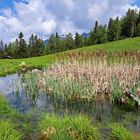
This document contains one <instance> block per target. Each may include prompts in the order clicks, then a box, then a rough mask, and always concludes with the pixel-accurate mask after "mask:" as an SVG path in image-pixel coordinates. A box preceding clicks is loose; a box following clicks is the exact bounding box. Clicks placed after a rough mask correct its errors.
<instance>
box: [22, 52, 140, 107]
mask: <svg viewBox="0 0 140 140" xmlns="http://www.w3.org/2000/svg"><path fill="white" fill-rule="evenodd" d="M125 53H126V54H125ZM125 53H121V52H120V53H118V52H116V53H109V54H108V53H107V54H106V52H102V51H101V52H98V53H97V52H96V53H95V54H94V53H86V52H85V53H71V54H67V56H64V57H65V58H66V59H65V60H64V59H63V58H62V57H61V58H62V59H61V58H60V57H59V56H58V57H59V58H58V62H57V63H56V64H55V65H52V66H51V67H50V68H47V69H44V71H42V73H36V74H29V75H30V76H28V75H26V76H25V80H24V82H25V85H26V91H27V92H28V93H29V94H30V95H37V94H32V93H33V92H40V91H41V92H45V93H47V94H48V95H50V96H53V97H54V99H56V100H57V99H59V100H62V101H70V100H72V101H73V100H74V101H79V100H87V101H93V100H96V99H101V98H102V99H109V100H110V101H111V102H113V103H114V102H116V100H117V101H120V102H122V103H128V104H130V105H131V104H132V102H131V100H129V96H130V95H132V97H134V103H133V105H134V106H135V104H137V102H138V104H140V99H139V97H140V93H139V92H140V65H139V63H140V60H139V57H138V56H139V52H137V51H136V52H135V53H131V52H125ZM135 54H136V55H135ZM92 55H93V57H92ZM108 55H109V56H110V55H111V56H112V58H113V60H111V59H110V58H109V56H108ZM113 55H115V56H116V57H117V58H118V59H114V57H113ZM120 56H121V58H120ZM125 57H126V58H125Z"/></svg>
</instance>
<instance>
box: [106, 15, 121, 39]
mask: <svg viewBox="0 0 140 140" xmlns="http://www.w3.org/2000/svg"><path fill="white" fill-rule="evenodd" d="M120 27H121V22H120V20H119V18H118V17H117V18H116V19H115V20H113V19H112V18H110V20H109V23H108V30H107V38H108V41H115V40H119V38H120V29H121V28H120Z"/></svg>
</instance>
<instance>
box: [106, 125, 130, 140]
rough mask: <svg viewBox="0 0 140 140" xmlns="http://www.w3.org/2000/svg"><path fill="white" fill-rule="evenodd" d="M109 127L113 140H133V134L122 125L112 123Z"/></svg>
mask: <svg viewBox="0 0 140 140" xmlns="http://www.w3.org/2000/svg"><path fill="white" fill-rule="evenodd" d="M109 127H110V128H111V137H112V139H113V140H132V133H131V132H130V131H129V130H127V129H126V128H125V127H124V126H123V125H122V124H120V123H112V124H110V126H109Z"/></svg>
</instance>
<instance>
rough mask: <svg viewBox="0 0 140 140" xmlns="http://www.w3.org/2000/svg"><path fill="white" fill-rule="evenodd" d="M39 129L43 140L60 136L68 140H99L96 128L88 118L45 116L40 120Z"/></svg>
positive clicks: (52, 139)
mask: <svg viewBox="0 0 140 140" xmlns="http://www.w3.org/2000/svg"><path fill="white" fill-rule="evenodd" d="M39 129H40V131H41V138H42V139H43V140H47V139H51V140H54V139H57V138H60V136H61V138H62V139H64V138H68V139H70V140H85V139H86V140H99V133H98V130H97V128H96V127H95V126H93V124H92V123H91V120H89V118H87V117H85V116H81V115H79V116H64V117H58V116H56V115H54V114H53V115H48V114H47V115H44V116H43V118H42V119H41V122H40V123H39ZM61 138H60V140H61Z"/></svg>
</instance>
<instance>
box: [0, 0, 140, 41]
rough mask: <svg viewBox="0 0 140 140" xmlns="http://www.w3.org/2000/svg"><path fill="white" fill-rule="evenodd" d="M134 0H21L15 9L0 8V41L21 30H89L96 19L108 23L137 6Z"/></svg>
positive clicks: (38, 32) (13, 35)
mask: <svg viewBox="0 0 140 140" xmlns="http://www.w3.org/2000/svg"><path fill="white" fill-rule="evenodd" d="M134 2H135V0H116V1H115V0H86V1H85V0H59V1H58V0H21V1H20V2H15V1H13V4H14V9H11V8H10V7H9V8H7V9H0V13H1V14H0V40H1V39H2V40H4V41H10V40H13V39H15V38H16V37H17V35H18V33H19V32H20V31H22V32H23V33H24V35H25V38H26V39H27V38H28V37H29V36H30V34H31V33H34V34H38V35H39V36H41V37H44V36H46V35H50V34H51V33H55V32H58V33H60V34H61V33H62V34H63V33H64V34H66V33H68V32H72V33H75V32H76V31H79V32H83V31H89V30H90V29H91V28H93V25H94V22H95V20H98V21H99V22H100V23H103V24H105V23H107V21H108V19H109V18H110V17H116V16H119V17H120V16H122V15H123V14H124V13H125V12H126V11H127V9H128V8H137V9H139V7H138V6H137V5H134V4H133V3H134Z"/></svg>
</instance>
